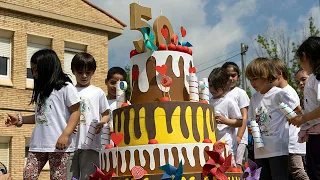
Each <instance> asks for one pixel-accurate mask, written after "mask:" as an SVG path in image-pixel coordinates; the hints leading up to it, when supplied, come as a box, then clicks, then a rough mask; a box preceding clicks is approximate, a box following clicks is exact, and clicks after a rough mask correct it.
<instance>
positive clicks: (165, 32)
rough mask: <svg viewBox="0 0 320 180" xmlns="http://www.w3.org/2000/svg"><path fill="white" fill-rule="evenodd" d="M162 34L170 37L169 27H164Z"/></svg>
mask: <svg viewBox="0 0 320 180" xmlns="http://www.w3.org/2000/svg"><path fill="white" fill-rule="evenodd" d="M161 34H162V36H163V37H164V38H165V39H166V38H167V37H168V35H169V30H168V29H167V28H162V29H161Z"/></svg>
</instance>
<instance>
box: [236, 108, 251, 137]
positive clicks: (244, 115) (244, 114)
mask: <svg viewBox="0 0 320 180" xmlns="http://www.w3.org/2000/svg"><path fill="white" fill-rule="evenodd" d="M240 111H241V115H242V126H241V127H240V128H239V129H238V133H237V141H238V143H240V142H241V139H242V136H243V134H244V132H245V131H246V127H247V122H248V107H244V108H241V109H240Z"/></svg>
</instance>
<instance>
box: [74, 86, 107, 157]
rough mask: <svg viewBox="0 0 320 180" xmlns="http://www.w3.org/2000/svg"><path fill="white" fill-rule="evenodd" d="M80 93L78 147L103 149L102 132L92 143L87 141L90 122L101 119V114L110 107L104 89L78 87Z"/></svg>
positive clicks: (95, 136)
mask: <svg viewBox="0 0 320 180" xmlns="http://www.w3.org/2000/svg"><path fill="white" fill-rule="evenodd" d="M77 90H78V92H79V95H80V122H79V123H80V124H79V126H78V133H77V148H79V149H92V150H96V151H100V150H101V132H100V133H99V134H95V135H94V139H93V141H92V143H90V145H87V144H86V143H85V141H86V138H87V133H88V132H89V127H90V123H91V122H92V121H93V120H97V121H98V122H100V121H101V118H102V116H101V114H102V113H104V112H105V111H106V110H108V109H110V108H109V104H108V101H107V98H106V95H105V94H104V92H103V90H102V89H100V88H98V87H95V86H93V85H90V86H88V87H84V88H83V87H77Z"/></svg>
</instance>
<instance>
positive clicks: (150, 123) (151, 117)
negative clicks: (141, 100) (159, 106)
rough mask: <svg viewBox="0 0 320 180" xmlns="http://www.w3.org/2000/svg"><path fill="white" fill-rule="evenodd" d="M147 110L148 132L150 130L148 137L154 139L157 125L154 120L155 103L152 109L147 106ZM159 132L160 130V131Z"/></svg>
mask: <svg viewBox="0 0 320 180" xmlns="http://www.w3.org/2000/svg"><path fill="white" fill-rule="evenodd" d="M145 108H146V110H145V112H146V127H147V132H148V138H149V140H150V139H154V138H155V137H156V133H157V132H156V125H155V122H154V110H155V106H154V105H153V106H152V107H151V109H150V110H149V109H148V108H147V107H145ZM158 133H159V132H158Z"/></svg>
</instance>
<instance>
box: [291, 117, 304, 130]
mask: <svg viewBox="0 0 320 180" xmlns="http://www.w3.org/2000/svg"><path fill="white" fill-rule="evenodd" d="M289 122H290V123H291V124H293V125H295V126H297V127H300V126H301V125H302V124H303V123H305V119H304V118H303V115H298V116H296V117H294V118H292V119H289Z"/></svg>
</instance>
